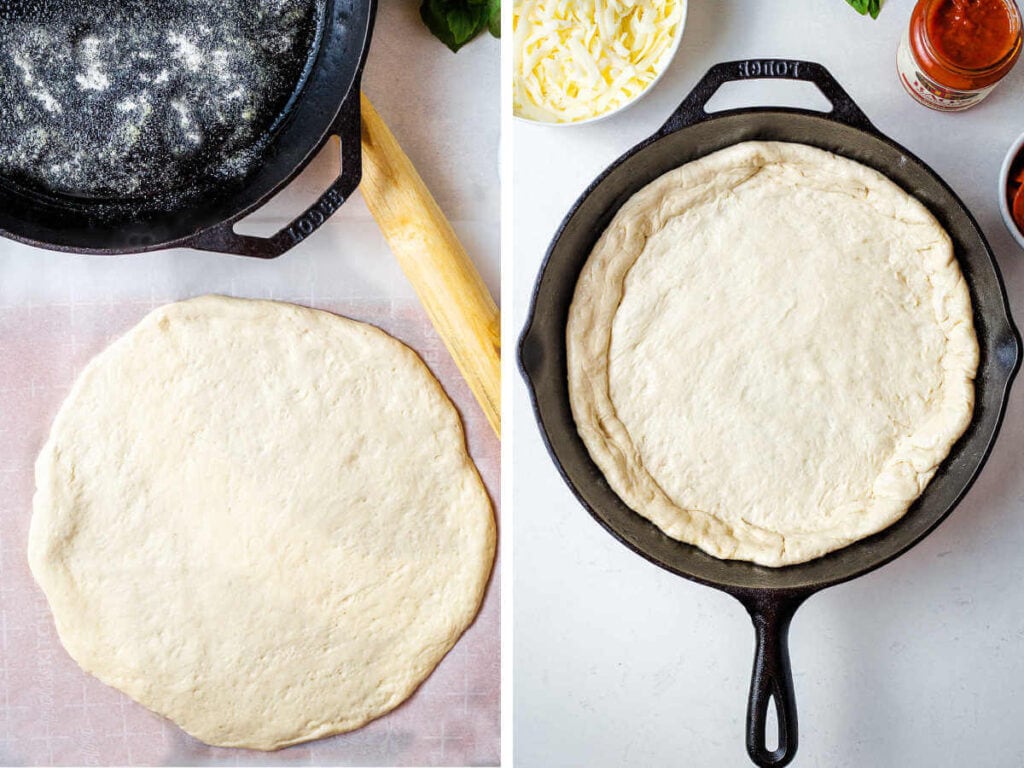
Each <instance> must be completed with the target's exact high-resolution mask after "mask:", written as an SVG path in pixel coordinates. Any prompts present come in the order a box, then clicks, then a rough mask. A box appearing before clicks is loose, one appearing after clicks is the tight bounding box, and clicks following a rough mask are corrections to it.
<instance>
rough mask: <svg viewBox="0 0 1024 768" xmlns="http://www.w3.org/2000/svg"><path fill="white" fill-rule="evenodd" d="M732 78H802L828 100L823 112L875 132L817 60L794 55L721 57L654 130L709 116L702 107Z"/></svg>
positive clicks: (670, 129)
mask: <svg viewBox="0 0 1024 768" xmlns="http://www.w3.org/2000/svg"><path fill="white" fill-rule="evenodd" d="M735 80H802V81H804V82H808V83H813V84H814V85H816V86H817V87H818V90H819V91H821V93H822V95H823V96H824V97H825V98H826V99H828V100H829V102H830V103H831V104H832V111H831V112H827V113H825V114H826V115H827V116H828V117H829V118H831V119H832V120H837V121H839V122H841V123H846V124H847V125H851V126H853V127H854V128H860V129H861V130H865V131H871V132H873V133H874V132H877V129H876V128H875V127H874V126H873V125H872V124H871V121H870V120H868V118H867V115H865V114H864V113H863V112H862V111H861V109H860V107H858V106H857V104H856V102H854V100H853V99H851V98H850V95H849V94H848V93H847V92H846V91H845V90H843V87H842V86H841V85H839V82H838V81H837V80H836V79H835V78H834V77H832V74H831V73H830V72H829V71H828V70H827V69H825V67H823V66H822V65H821V64H818V63H817V62H815V61H800V60H798V59H744V60H742V61H724V62H722V63H721V64H716V65H715V66H713V67H712V68H711V69H709V70H708V71H707V74H705V75H704V77H702V78H701V79H700V82H698V83H697V85H696V86H694V88H693V90H692V91H690V94H689V95H688V96H687V97H686V98H685V99H684V100H683V103H682V104H680V105H679V107H678V108H677V109H676V111H675V112H673V113H672V116H671V117H669V119H668V120H667V121H666V123H665V124H664V125H663V126H662V127H661V130H660V131H659V132H658V134H659V135H665V134H669V133H675V132H676V131H678V130H679V129H680V128H685V127H686V126H688V125H693V124H694V123H699V122H702V121H704V120H707V119H708V118H710V117H711V114H709V113H708V112H707V110H705V109H704V107H705V106H707V103H708V102H709V101H710V100H711V97H712V96H714V95H715V92H716V91H718V89H719V88H721V87H722V86H723V85H724V84H725V83H730V82H733V81H735Z"/></svg>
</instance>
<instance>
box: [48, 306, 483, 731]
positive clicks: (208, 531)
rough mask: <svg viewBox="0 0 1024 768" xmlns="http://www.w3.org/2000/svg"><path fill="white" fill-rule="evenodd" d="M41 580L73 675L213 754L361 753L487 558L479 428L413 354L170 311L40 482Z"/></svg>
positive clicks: (386, 342)
mask: <svg viewBox="0 0 1024 768" xmlns="http://www.w3.org/2000/svg"><path fill="white" fill-rule="evenodd" d="M36 483H37V490H36V496H35V500H34V512H33V516H32V525H31V533H30V539H29V560H30V563H31V566H32V572H33V574H34V575H35V577H36V580H37V581H38V582H39V584H40V585H41V586H42V588H43V590H44V591H45V592H46V596H47V598H48V600H49V602H50V607H51V608H52V610H53V614H54V618H55V619H56V623H57V629H58V632H59V633H60V638H61V641H62V642H63V644H64V647H65V648H67V650H68V652H69V653H70V654H71V656H72V657H73V658H74V659H75V660H76V661H77V662H78V663H79V664H80V665H81V666H82V667H83V668H84V669H85V670H87V671H89V672H91V673H92V674H94V675H95V676H96V677H98V678H99V679H100V680H102V681H103V682H105V683H107V684H109V685H112V686H114V687H115V688H119V689H120V690H122V691H124V692H125V693H127V694H128V695H129V696H131V697H132V698H134V699H136V700H137V701H139V702H141V703H142V704H144V705H145V706H147V707H149V708H150V709H152V710H154V711H155V712H158V713H160V714H162V715H165V716H166V717H169V718H170V719H172V720H173V721H174V722H176V723H178V724H179V725H180V726H181V727H182V728H183V729H185V730H186V731H188V732H189V733H190V734H192V735H194V736H196V737H197V738H199V739H202V740H203V741H205V742H207V743H208V744H214V745H218V746H237V747H251V748H255V749H276V748H278V747H283V746H287V745H289V744H295V743H298V742H302V741H307V740H309V739H316V738H320V737H322V736H328V735H331V734H335V733H341V732H343V731H349V730H352V729H354V728H358V727H359V726H361V725H363V724H365V723H366V722H367V721H369V720H371V719H373V718H375V717H378V716H380V715H382V714H384V713H385V712H388V711H389V710H391V709H392V708H394V707H395V706H397V705H398V704H399V703H401V702H402V701H403V700H405V699H406V698H407V697H408V696H409V695H410V694H412V692H413V691H414V690H415V689H416V687H417V686H418V685H419V684H420V682H421V681H422V680H423V679H424V678H426V677H427V675H429V674H430V672H431V671H432V670H433V669H434V667H435V666H436V665H437V663H438V662H439V661H440V660H441V658H442V657H443V656H444V655H445V653H447V652H448V650H449V649H450V648H451V647H452V645H453V644H454V643H455V641H456V640H457V639H458V637H459V635H461V634H462V632H463V630H465V629H466V627H467V626H468V625H469V624H470V622H471V621H472V620H473V617H474V616H475V615H476V612H477V609H478V607H479V605H480V601H481V599H482V597H483V594H484V588H485V586H486V584H487V580H488V575H489V573H490V570H491V562H492V559H493V555H494V540H495V530H494V521H493V516H492V512H491V506H490V501H489V499H488V496H487V493H486V491H485V490H484V487H483V484H482V483H481V481H480V478H479V476H478V475H477V472H476V469H475V467H474V466H473V464H472V462H471V460H470V458H469V456H468V455H467V453H466V448H465V441H464V437H463V432H462V425H461V423H460V421H459V417H458V414H457V413H456V411H455V408H454V407H453V406H452V404H451V403H450V402H449V400H448V398H447V397H446V396H445V394H444V392H443V390H442V389H441V386H440V385H439V384H438V382H437V380H436V379H435V378H434V377H433V376H432V375H431V374H430V372H429V371H428V370H427V368H426V366H425V365H424V364H423V363H422V362H421V361H420V359H419V358H418V357H417V356H416V354H415V353H414V352H413V351H412V350H410V349H409V348H407V347H406V346H404V345H403V344H401V343H400V342H398V341H397V340H395V339H393V338H392V337H390V336H388V335H387V334H385V333H383V332H382V331H379V330H377V329H376V328H373V327H371V326H368V325H364V324H362V323H357V322H354V321H352V320H347V319H345V318H342V317H338V316H336V315H332V314H329V313H326V312H319V311H315V310H311V309H306V308H303V307H296V306H291V305H288V304H280V303H276V302H269V301H247V300H240V299H229V298H224V297H214V296H207V297H202V298H198V299H193V300H191V301H185V302H181V303H177V304H170V305H167V306H164V307H161V308H159V309H157V310H155V311H154V312H152V313H151V314H150V315H149V316H147V317H146V318H145V319H144V320H143V321H142V322H141V323H140V324H139V325H138V326H136V327H135V328H134V329H133V330H132V331H130V332H129V333H128V334H127V335H125V336H124V337H122V338H121V339H119V340H118V341H116V342H115V343H114V344H112V345H111V346H110V347H109V348H108V349H107V350H106V351H104V352H103V353H102V354H100V355H99V356H98V357H97V358H96V359H95V360H93V361H92V363H90V364H89V366H88V367H87V368H86V369H85V371H84V372H83V373H82V375H81V376H80V378H79V379H78V381H77V383H76V384H75V386H74V389H73V390H72V392H71V394H70V396H69V397H68V399H67V401H66V402H65V403H64V405H63V406H62V408H61V410H60V413H59V414H58V416H57V418H56V421H55V423H54V425H53V431H52V433H51V435H50V439H49V441H48V442H47V443H46V445H45V447H44V448H43V451H42V453H41V455H40V456H39V459H38V462H37V464H36Z"/></svg>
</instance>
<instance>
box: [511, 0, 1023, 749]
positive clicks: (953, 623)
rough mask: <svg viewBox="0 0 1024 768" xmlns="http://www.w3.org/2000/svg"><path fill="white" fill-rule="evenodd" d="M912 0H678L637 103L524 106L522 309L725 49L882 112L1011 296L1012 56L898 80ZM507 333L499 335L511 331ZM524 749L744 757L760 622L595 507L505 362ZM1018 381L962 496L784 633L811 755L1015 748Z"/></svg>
mask: <svg viewBox="0 0 1024 768" xmlns="http://www.w3.org/2000/svg"><path fill="white" fill-rule="evenodd" d="M912 7H913V2H911V0H888V2H886V3H885V5H884V6H883V9H882V13H881V16H880V18H879V19H878V20H877V21H872V20H871V19H869V18H862V17H860V16H858V15H857V14H856V13H855V12H854V11H853V10H852V9H850V8H848V7H847V5H846V3H845V2H843V0H813V2H812V1H811V0H802V1H800V2H789V3H768V2H751V1H749V0H745V1H741V0H691V5H690V9H689V17H688V20H687V26H686V31H685V36H684V39H683V42H682V46H681V49H680V52H679V54H678V56H677V57H676V59H675V61H674V62H673V63H672V65H671V68H670V70H669V71H668V72H667V73H666V75H665V77H664V78H663V79H662V81H661V82H660V83H659V84H658V85H657V86H656V88H655V89H654V90H653V91H652V92H651V93H650V94H649V95H648V96H647V97H646V98H644V99H643V100H642V101H640V102H638V103H637V104H636V105H635V106H634V107H633V108H631V109H629V110H627V111H626V112H623V113H622V114H620V115H618V116H616V117H613V118H611V119H608V120H606V121H603V122H599V123H596V124H593V125H590V126H584V127H577V128H560V129H552V128H545V127H538V126H533V125H528V124H521V123H520V124H517V125H516V127H515V133H514V140H515V192H514V205H515V217H516V225H515V232H514V237H515V246H514V247H515V254H514V256H515V258H514V269H513V273H514V289H513V292H514V312H515V321H514V327H515V328H516V331H517V333H518V332H519V330H520V329H521V328H522V325H523V322H524V320H525V314H526V310H527V305H528V300H529V297H530V292H531V290H532V287H533V283H534V279H535V277H536V274H537V271H538V269H539V267H540V263H541V259H542V257H543V255H544V253H545V251H546V249H547V246H548V243H549V241H550V238H551V237H552V235H553V234H554V231H555V228H556V227H557V225H558V223H559V222H560V221H561V219H562V217H563V216H564V214H565V213H566V211H567V210H568V208H569V207H570V205H571V204H572V202H573V201H574V200H575V199H576V198H577V196H578V195H579V194H580V193H581V192H582V191H583V190H584V188H585V187H586V186H587V185H588V184H589V183H590V181H591V180H592V179H593V178H594V177H595V176H596V175H597V174H598V173H600V172H601V171H602V170H603V169H604V168H605V167H606V166H607V165H608V164H609V163H610V162H611V161H612V160H613V159H615V158H616V157H617V156H618V155H619V154H621V153H622V152H623V151H625V150H626V149H628V148H629V147H631V146H632V145H634V144H636V143H637V142H638V141H640V140H641V139H643V138H645V137H647V136H648V135H650V134H651V133H653V132H654V131H655V130H656V129H657V128H658V127H659V126H660V125H661V123H662V122H663V121H664V120H665V118H666V117H667V116H668V115H669V114H670V113H671V111H672V110H673V108H674V107H675V106H676V105H677V104H678V103H679V102H680V101H681V99H682V98H683V97H684V96H685V95H686V94H687V93H688V92H689V90H690V89H691V88H692V87H693V85H694V84H695V83H696V82H697V80H698V79H699V78H700V76H701V75H702V74H703V73H704V72H705V71H706V70H707V69H708V68H709V67H710V66H711V65H712V64H715V63H717V62H719V61H727V60H731V59H740V58H753V57H783V58H800V59H809V60H814V61H819V62H821V63H822V64H824V65H825V66H826V67H828V69H829V70H830V71H831V72H832V74H833V75H834V76H835V77H836V78H837V79H838V80H839V82H840V83H841V85H842V86H843V87H844V88H845V89H846V90H847V91H848V92H849V93H850V95H851V96H852V97H853V99H854V100H855V101H856V102H857V103H858V104H859V105H860V107H861V108H862V109H863V110H864V112H865V113H866V114H867V115H868V117H869V118H870V119H871V120H872V121H873V122H874V124H875V125H876V126H877V127H878V128H879V129H880V130H881V131H882V132H884V133H886V134H888V135H889V136H890V137H892V138H893V139H894V140H896V141H897V142H899V143H901V144H903V145H905V146H906V147H908V148H909V149H910V150H911V151H912V152H913V153H915V154H917V155H918V156H919V157H920V158H921V159H922V160H924V162H926V163H928V164H929V165H931V167H932V168H933V169H934V170H935V171H936V172H937V173H938V174H939V175H940V176H941V177H942V178H944V179H945V180H946V181H947V182H948V183H949V184H950V185H951V186H952V187H953V189H954V190H955V191H956V192H957V193H958V194H959V195H960V196H961V197H962V199H963V200H964V202H965V203H966V204H967V206H968V208H970V210H971V211H972V213H973V214H974V215H975V217H976V218H977V219H978V221H979V223H980V225H981V228H982V230H983V231H984V233H985V235H986V237H987V238H988V240H989V243H990V244H991V246H992V248H993V250H994V252H995V254H996V257H997V259H998V261H999V264H1000V266H1001V268H1002V271H1003V276H1004V278H1005V279H1006V283H1007V289H1008V292H1009V294H1010V298H1011V302H1012V304H1013V305H1014V308H1015V310H1016V313H1017V317H1018V320H1020V319H1021V318H1024V252H1022V251H1021V249H1020V248H1019V247H1017V246H1016V244H1014V242H1013V241H1012V240H1011V238H1010V235H1009V234H1008V233H1007V231H1006V229H1005V227H1004V225H1003V223H1002V220H1001V218H1000V215H999V210H998V206H997V202H996V201H997V198H996V187H997V175H998V171H999V167H1000V164H1001V162H1002V160H1003V156H1004V154H1005V152H1006V150H1007V148H1008V147H1009V145H1010V144H1011V142H1012V141H1013V140H1014V139H1015V138H1016V137H1017V136H1018V135H1019V134H1020V133H1021V132H1022V131H1024V109H1022V104H1024V65H1020V66H1018V67H1017V69H1016V71H1015V72H1014V73H1012V74H1011V76H1010V77H1008V78H1007V79H1006V80H1005V81H1004V82H1003V83H1002V84H1001V85H1000V86H999V87H998V88H997V89H996V91H995V92H994V93H993V94H992V95H991V96H990V97H989V99H988V100H987V101H986V102H984V103H983V104H982V105H980V106H978V107H977V108H975V109H972V110H970V111H968V112H966V113H963V114H959V115H946V114H939V113H937V112H932V111H930V110H928V109H926V108H924V107H921V106H919V105H917V104H916V103H915V102H913V101H912V100H911V99H910V97H908V96H907V95H906V94H905V93H904V91H903V89H902V87H901V86H900V84H899V82H898V81H897V79H896V72H895V54H896V47H897V42H898V40H899V37H900V35H901V34H902V33H903V30H904V29H905V26H906V24H907V22H908V19H909V16H910V11H911V8H912ZM726 88H728V89H729V92H728V93H726V92H725V91H724V90H723V91H722V92H721V93H720V94H719V98H717V99H716V100H715V101H716V103H717V105H718V106H719V107H720V108H726V107H734V106H753V105H762V104H764V105H772V104H781V105H787V106H808V107H814V108H819V107H821V106H823V104H824V100H823V99H822V98H821V97H820V96H817V94H815V93H814V92H813V86H810V85H803V84H793V83H777V82H771V81H757V82H747V83H741V84H734V85H731V86H726ZM506 348H507V349H510V350H511V348H512V347H511V344H508V345H507V346H506ZM514 394H515V396H514V403H513V410H514V415H513V435H514V446H515V447H514V452H515V456H514V460H513V461H514V468H515V472H514V474H515V491H514V504H515V515H516V524H515V542H514V546H515V550H514V555H515V576H514V587H515V589H514V601H515V657H514V665H515V691H514V695H515V705H516V712H515V726H516V733H515V755H516V765H517V766H522V767H523V768H534V767H535V766H536V767H540V766H547V765H559V766H588V767H591V768H599V767H600V766H609V767H611V766H650V765H685V766H694V767H695V768H696V767H698V766H722V765H728V766H742V765H745V764H747V758H746V752H745V748H744V721H745V708H746V697H747V689H748V686H749V681H750V669H751V660H752V655H753V630H752V628H751V625H750V621H749V619H748V618H747V615H746V613H745V611H744V610H743V608H742V607H741V606H740V604H739V603H738V602H736V601H735V600H734V599H732V598H731V597H728V596H726V595H723V594H721V593H719V592H716V591H714V590H712V589H708V588H705V587H701V586H698V585H696V584H693V583H690V582H688V581H686V580H684V579H681V578H679V577H677V576H674V575H672V574H670V573H668V572H665V571H662V570H661V569H659V568H657V567H655V566H654V565H651V564H650V563H648V562H647V561H646V560H643V559H642V558H641V557H639V556H638V555H635V554H633V553H632V552H630V551H629V550H627V549H626V548H625V547H624V546H622V545H621V544H619V543H618V542H617V541H615V540H614V539H613V538H612V537H611V536H610V535H609V534H608V533H606V532H605V531H604V530H602V529H601V528H600V527H599V526H598V525H597V524H596V523H595V522H594V521H593V520H592V519H591V517H590V516H589V515H588V514H587V512H586V511H584V509H583V508H582V507H581V506H580V504H579V503H578V502H577V501H576V500H575V498H574V497H573V496H572V494H571V493H570V491H569V490H568V488H567V487H566V485H565V484H564V483H563V481H562V480H561V478H560V477H559V475H558V473H557V472H556V470H555V467H554V465H553V463H552V461H551V460H550V458H549V457H548V455H547V452H546V451H545V449H544V447H543V444H542V442H541V439H540V436H539V433H538V431H537V427H536V423H535V421H534V418H533V413H532V411H531V408H530V404H529V400H528V397H527V393H526V388H525V386H524V385H523V383H522V380H521V378H520V377H519V375H518V374H516V381H515V384H514ZM1022 398H1024V389H1022V388H1021V387H1020V386H1019V385H1018V386H1017V388H1016V389H1015V390H1014V392H1013V395H1012V396H1011V400H1010V405H1009V410H1008V413H1007V417H1006V422H1005V423H1004V425H1003V429H1002V432H1001V434H1000V439H999V442H998V444H997V446H996V449H995V452H994V453H993V455H992V457H991V458H990V460H989V462H988V464H987V465H986V467H985V470H984V472H983V473H982V475H981V477H980V478H979V480H978V482H977V483H976V485H975V486H974V488H973V489H972V490H971V492H970V494H969V495H968V496H967V498H966V499H965V500H964V501H963V502H962V503H961V504H960V506H959V507H958V508H957V509H956V510H955V511H954V512H953V514H952V516H951V517H950V518H949V519H948V520H947V521H946V522H945V523H943V524H942V525H941V526H940V527H939V528H938V529H937V530H936V531H934V532H933V533H932V534H931V535H930V536H929V537H928V538H927V539H925V540H924V541H923V542H921V543H920V544H919V545H918V546H917V547H915V548H914V549H913V550H911V551H910V552H908V553H907V554H905V555H904V556H903V557H901V558H899V559H898V560H896V561H895V562H893V563H892V564H890V565H888V566H886V567H884V568H882V569H880V570H878V571H875V572H874V573H871V574H869V575H867V576H864V577H862V578H860V579H857V580H855V581H854V582H851V583H848V584H845V585H842V586H839V587H835V588H832V589H829V590H826V591H825V592H823V593H821V594H819V595H816V596H814V597H812V598H810V600H808V602H807V603H806V604H805V605H804V606H803V607H802V608H801V609H800V610H799V611H798V613H797V615H796V618H795V620H794V622H793V627H792V631H791V637H790V650H791V653H792V661H793V670H794V676H795V683H796V695H797V704H798V709H799V720H800V750H799V753H798V756H797V759H796V762H795V765H803V766H830V767H831V768H839V767H840V766H851V767H853V766H857V767H858V768H859V767H861V766H872V767H873V768H882V767H884V766H908V765H913V766H919V765H920V766H924V765H928V766H952V765H983V766H989V765H991V766H1005V765H1021V764H1022V763H1024V742H1022V740H1021V738H1020V727H1021V726H1020V724H1021V722H1022V721H1024V697H1022V696H1021V692H1022V690H1024V653H1022V651H1024V589H1022V586H1021V582H1022V578H1021V575H1022V572H1024V473H1021V472H1020V471H1019V469H1018V463H1019V456H1020V455H1021V446H1022V445H1024V408H1022V402H1021V399H1022Z"/></svg>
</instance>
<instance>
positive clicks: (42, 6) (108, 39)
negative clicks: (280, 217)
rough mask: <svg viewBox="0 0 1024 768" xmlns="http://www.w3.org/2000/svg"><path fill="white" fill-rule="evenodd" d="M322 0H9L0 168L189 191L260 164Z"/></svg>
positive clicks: (48, 187) (128, 190)
mask: <svg viewBox="0 0 1024 768" xmlns="http://www.w3.org/2000/svg"><path fill="white" fill-rule="evenodd" d="M322 3H323V0H162V2H159V3H154V2H150V0H31V1H29V2H26V1H25V0H21V1H20V2H19V0H0V174H3V175H4V176H6V177H8V178H11V179H13V180H16V181H18V182H20V183H23V184H26V185H28V186H31V187H35V188H40V189H42V190H44V191H49V192H57V193H63V194H68V195H74V196H81V197H99V198H108V199H131V198H137V197H146V198H152V197H154V196H166V197H180V196H183V195H187V194H189V193H190V192H194V191H196V190H199V189H202V188H208V187H210V186H213V185H218V184H226V183H231V182H233V181H237V180H239V179H241V178H242V177H244V176H245V175H246V174H247V173H248V172H249V171H251V170H252V169H253V167H254V166H255V162H256V160H257V159H258V158H259V156H260V152H261V149H262V147H263V144H264V143H265V141H266V139H267V133H268V131H269V130H270V129H271V128H272V126H273V125H274V122H275V120H276V119H277V118H278V116H279V115H280V114H281V112H282V110H283V109H284V107H285V105H286V103H287V101H288V99H289V97H290V96H291V94H292V93H293V92H294V91H295V89H296V87H297V86H298V84H299V82H300V80H301V77H302V73H303V70H304V68H305V65H306V62H307V60H308V58H309V55H310V52H311V51H312V47H313V42H314V40H315V36H316V28H317V22H318V17H319V16H320V13H321V10H322Z"/></svg>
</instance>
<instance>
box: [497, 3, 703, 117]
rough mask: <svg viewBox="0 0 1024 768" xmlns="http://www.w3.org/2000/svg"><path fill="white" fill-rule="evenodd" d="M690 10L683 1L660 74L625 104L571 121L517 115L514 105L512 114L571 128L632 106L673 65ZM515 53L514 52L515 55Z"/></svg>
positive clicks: (687, 4) (688, 4) (609, 115)
mask: <svg viewBox="0 0 1024 768" xmlns="http://www.w3.org/2000/svg"><path fill="white" fill-rule="evenodd" d="M689 11H690V0H685V2H683V12H682V15H681V16H680V17H679V25H678V26H677V27H676V34H675V38H676V39H675V40H674V41H673V42H672V47H671V48H670V49H669V52H668V57H667V58H666V60H665V66H663V67H662V68H661V71H660V72H658V74H656V75H655V76H654V79H653V80H651V82H650V84H649V85H648V86H647V87H646V88H644V89H643V90H642V91H640V93H638V94H637V95H636V96H634V97H633V98H632V99H630V100H629V101H627V102H626V103H625V104H620V105H619V106H617V107H616V108H615V109H610V110H608V111H607V112H602V113H601V114H600V115H594V116H593V117H588V118H586V119H584V120H574V121H573V122H571V123H552V122H549V121H547V120H533V119H531V118H529V117H520V116H519V115H517V114H516V113H515V107H513V109H512V116H513V117H514V118H515V119H516V120H519V121H521V122H524V123H528V124H530V125H550V126H551V127H553V128H569V127H574V126H577V125H588V124H589V123H596V122H598V121H599V120H604V119H605V118H608V117H611V116H612V115H617V114H619V113H620V112H622V111H624V110H627V109H629V108H630V107H631V106H633V105H634V104H636V103H637V102H638V101H640V99H642V98H643V97H644V96H646V95H647V94H648V93H649V92H650V91H651V89H653V88H654V86H656V85H657V84H658V81H659V80H661V78H662V75H664V74H665V72H666V71H667V70H668V68H669V67H671V66H672V60H673V59H675V57H676V53H678V51H679V43H680V42H681V41H682V39H683V31H684V30H685V29H686V15H687V13H689ZM514 55H515V54H514V53H513V56H514ZM513 66H514V65H513ZM513 76H514V75H513Z"/></svg>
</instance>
